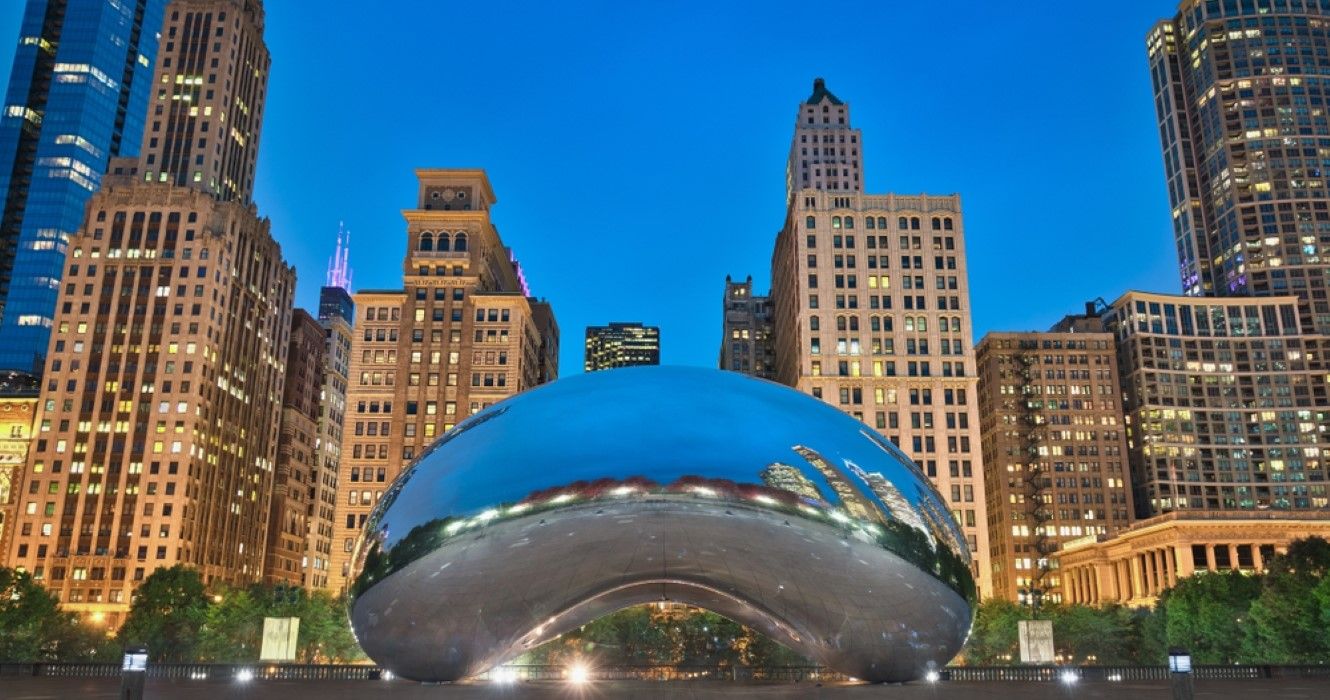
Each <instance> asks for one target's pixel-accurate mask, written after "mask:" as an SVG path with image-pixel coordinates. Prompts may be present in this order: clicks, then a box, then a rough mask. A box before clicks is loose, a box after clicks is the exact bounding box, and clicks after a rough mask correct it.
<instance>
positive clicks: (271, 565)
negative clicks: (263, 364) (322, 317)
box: [263, 309, 332, 586]
mask: <svg viewBox="0 0 1330 700" xmlns="http://www.w3.org/2000/svg"><path fill="white" fill-rule="evenodd" d="M288 347H289V349H288V351H287V353H286V357H287V361H286V382H285V386H284V388H283V390H282V428H281V433H280V435H279V437H278V442H277V468H276V472H275V474H274V476H273V492H272V507H271V508H270V509H269V512H268V551H267V553H266V555H265V557H264V563H263V580H264V581H265V582H267V583H281V584H288V585H292V586H299V585H303V584H304V578H305V573H306V572H305V564H306V561H305V556H306V551H307V548H308V545H309V537H310V528H311V526H312V525H316V524H315V523H313V522H311V521H312V520H313V519H314V517H315V512H314V511H313V510H312V509H313V507H314V503H313V500H312V496H314V495H315V491H316V490H317V473H318V471H319V411H320V405H321V404H322V400H323V372H324V357H323V353H324V352H325V348H326V341H325V339H324V331H323V326H322V325H321V324H320V323H319V322H318V321H317V320H315V319H314V317H313V316H310V315H309V313H308V312H306V311H305V310H303V309H296V310H295V313H293V314H292V316H291V333H290V340H289V344H288ZM331 519H332V518H331V517H329V518H328V520H329V521H331Z"/></svg>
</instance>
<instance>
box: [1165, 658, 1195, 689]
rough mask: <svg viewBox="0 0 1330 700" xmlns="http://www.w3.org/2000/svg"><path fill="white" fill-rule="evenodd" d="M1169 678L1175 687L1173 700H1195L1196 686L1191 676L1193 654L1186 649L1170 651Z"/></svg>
mask: <svg viewBox="0 0 1330 700" xmlns="http://www.w3.org/2000/svg"><path fill="white" fill-rule="evenodd" d="M1168 677H1169V680H1170V681H1171V685H1172V686H1173V700H1193V699H1194V698H1195V697H1196V685H1195V681H1194V677H1193V676H1192V674H1191V653H1190V652H1188V651H1187V650H1186V649H1177V648H1174V649H1169V650H1168Z"/></svg>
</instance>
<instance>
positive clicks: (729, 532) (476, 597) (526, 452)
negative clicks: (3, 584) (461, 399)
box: [351, 367, 975, 681]
mask: <svg viewBox="0 0 1330 700" xmlns="http://www.w3.org/2000/svg"><path fill="white" fill-rule="evenodd" d="M964 542H965V540H964V538H962V537H961V536H960V531H959V529H958V528H957V526H956V524H955V522H953V521H952V519H951V516H950V515H948V514H947V508H946V506H945V504H944V502H943V501H942V499H941V497H940V496H939V495H938V494H937V492H936V491H935V490H934V489H933V488H932V486H931V485H929V483H928V480H927V478H926V477H924V475H923V474H921V473H920V472H919V470H918V469H917V468H916V467H915V466H914V465H913V464H912V463H911V462H910V461H909V460H908V459H907V458H906V457H905V456H904V455H903V454H902V453H901V452H900V451H899V450H897V449H896V448H895V447H894V446H893V445H891V443H889V442H887V441H886V440H885V439H883V438H882V437H881V436H880V435H878V434H877V433H875V432H873V431H872V430H869V429H868V428H866V427H864V426H863V424H861V423H859V422H858V421H855V420H854V419H853V418H851V417H849V416H847V415H845V414H844V413H841V412H840V411H838V410H836V409H835V408H833V407H831V406H828V405H826V404H824V403H822V402H821V401H818V400H816V399H813V398H811V397H808V396H805V395H803V394H800V393H798V392H795V391H793V390H791V389H788V388H785V387H782V386H780V385H777V384H773V383H770V382H766V381H761V380H755V379H749V378H747V377H744V376H741V375H738V374H733V373H728V372H719V371H715V370H703V369H691V368H677V367H638V368H629V369H621V370H611V371H605V372H596V373H592V374H585V375H577V376H574V377H571V378H568V379H563V380H560V381H557V382H555V383H553V384H549V385H546V386H543V387H540V388H537V389H534V390H532V391H529V392H526V393H523V394H520V395H518V396H516V397H513V398H511V399H509V400H507V401H504V402H503V403H500V404H498V405H496V406H494V407H492V408H490V409H487V410H485V411H483V412H481V413H479V414H477V415H476V416H473V417H472V418H470V419H468V420H467V421H465V422H463V423H462V424H460V425H458V426H457V428H455V429H454V430H452V431H450V432H449V433H448V434H446V435H444V436H443V437H442V438H440V439H439V440H438V442H436V443H435V444H434V446H433V447H432V448H431V449H430V450H429V451H428V452H426V453H425V454H424V455H422V456H421V457H420V458H419V459H418V460H417V461H416V462H415V464H413V465H412V466H411V467H410V468H408V469H407V470H406V471H404V472H403V474H402V475H401V477H399V478H398V479H397V481H395V482H394V483H393V484H392V486H391V487H390V488H389V489H388V492H387V493H385V495H384V497H383V499H382V500H381V501H380V503H379V504H378V506H377V507H376V508H375V510H374V512H373V513H372V514H371V516H370V519H369V522H368V523H367V525H366V531H365V534H364V536H363V538H362V540H361V542H360V543H359V544H358V545H357V551H356V555H355V559H356V562H357V564H358V565H359V567H360V574H359V576H358V577H357V578H356V580H355V583H354V585H353V588H352V602H351V620H352V624H353V627H354V629H355V632H356V636H357V637H358V638H359V640H360V643H361V646H362V647H363V648H364V649H365V651H366V652H367V653H368V654H369V655H370V656H371V657H372V658H373V659H374V660H375V661H377V662H379V663H380V664H382V665H384V666H386V667H388V668H390V669H391V670H392V671H393V672H395V673H397V674H399V675H402V676H405V677H408V678H413V679H417V680H453V679H459V678H464V677H467V676H471V675H475V674H478V673H483V672H484V671H486V670H487V669H489V668H491V667H494V666H497V665H499V664H501V663H503V662H504V661H507V660H509V659H511V658H513V657H515V656H517V655H518V654H521V653H522V652H523V651H525V650H527V649H529V648H532V647H534V646H537V645H539V644H541V643H542V642H544V641H547V640H549V639H552V638H554V637H556V636H558V635H560V634H562V633H564V632H567V631H569V630H572V629H575V628H577V627H579V626H581V625H583V624H586V623H587V622H590V621H591V620H594V619H596V618H597V617H600V616H601V615H604V614H607V613H609V612H612V611H614V610H618V609H620V608H623V607H626V606H628V605H634V604H639V603H647V602H654V601H660V600H672V601H676V602H682V603H688V604H692V605H696V606H698V607H702V608H707V609H710V610H714V611H715V612H718V613H720V614H722V615H725V616H727V617H730V618H731V619H733V620H735V621H737V622H740V623H743V624H745V625H748V626H750V627H753V628H755V629H758V630H761V631H762V632H764V633H766V634H768V635H770V636H771V637H772V638H773V639H775V640H777V641H779V642H781V643H783V644H785V645H787V646H789V647H790V648H792V649H794V650H795V651H798V652H799V653H801V654H803V655H805V656H807V657H809V658H812V659H814V660H817V661H819V662H821V663H824V664H826V665H827V666H830V667H832V668H834V669H837V670H839V671H842V672H844V673H846V674H848V675H850V676H853V677H856V678H861V679H865V680H874V681H898V680H909V679H913V678H919V677H921V676H923V675H924V674H925V673H926V672H927V671H928V670H929V669H930V668H933V667H940V666H941V665H943V664H945V663H946V662H947V661H948V660H950V659H951V657H952V656H953V655H954V654H955V653H956V652H957V651H958V650H959V649H960V647H961V645H962V644H963V643H964V641H965V636H966V634H967V633H968V631H969V628H970V623H971V620H972V615H973V606H974V604H975V587H974V581H973V578H972V577H971V573H970V566H969V553H968V552H967V551H966V550H965V547H964Z"/></svg>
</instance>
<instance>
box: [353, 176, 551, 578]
mask: <svg viewBox="0 0 1330 700" xmlns="http://www.w3.org/2000/svg"><path fill="white" fill-rule="evenodd" d="M416 176H417V178H418V179H419V181H420V186H419V195H418V199H417V205H416V208H415V209H409V210H407V211H404V212H403V215H404V216H405V217H406V221H407V231H406V239H407V246H406V248H407V252H406V257H405V258H404V259H403V261H402V273H403V278H402V289H388V290H361V291H360V292H358V293H357V294H356V295H355V308H356V321H355V331H354V334H353V345H352V349H351V369H350V377H351V380H350V386H349V387H348V389H347V399H346V404H347V410H346V417H345V421H344V423H343V431H342V434H343V445H342V460H341V474H340V475H339V477H338V480H337V484H338V493H339V495H338V497H337V510H336V516H335V519H336V522H335V523H334V525H335V527H336V533H337V534H336V536H335V538H334V546H333V559H332V571H333V574H332V575H333V581H332V582H331V583H330V584H329V587H330V588H333V589H335V590H343V589H344V587H345V585H346V577H347V575H348V573H349V571H350V562H351V553H352V549H353V548H354V546H355V541H356V538H357V537H359V535H360V531H361V528H362V527H363V526H364V524H365V519H366V518H367V517H368V515H369V511H370V509H371V508H373V507H374V504H375V503H376V502H377V501H378V499H379V498H380V497H382V495H383V492H384V491H385V490H386V489H387V488H388V485H389V483H390V482H391V481H392V480H393V479H394V478H396V476H397V474H398V473H399V472H400V471H401V470H402V468H403V467H404V466H406V465H407V464H409V463H411V462H412V461H413V460H414V459H415V458H416V457H417V456H418V455H420V454H421V453H422V452H423V451H424V450H425V449H426V448H427V447H428V446H429V445H430V444H431V443H433V442H434V440H435V439H436V438H438V437H439V436H441V435H443V434H444V433H445V432H446V431H448V430H449V429H450V428H452V427H453V426H455V425H457V424H458V423H459V422H461V421H462V420H464V419H466V417H467V416H470V415H472V414H475V413H478V412H479V411H480V410H481V409H483V408H485V407H487V406H489V405H491V404H494V403H497V402H499V401H501V400H503V399H505V398H507V397H509V396H512V395H513V394H516V393H517V392H519V391H523V390H525V389H530V388H531V387H534V386H536V385H538V384H540V383H542V382H544V381H547V380H549V379H552V378H554V374H555V373H556V372H557V371H558V368H557V364H555V363H554V362H553V361H552V360H551V359H550V358H553V357H557V355H558V347H557V345H558V326H557V325H556V324H555V322H554V314H553V311H552V310H551V309H550V308H549V305H548V304H546V303H545V302H543V301H539V300H536V299H531V298H528V297H527V290H526V288H525V285H524V284H523V283H522V280H521V278H520V276H519V274H518V268H517V265H516V263H514V261H513V256H512V253H511V251H509V250H508V248H506V247H505V246H504V243H503V241H502V240H501V239H500V238H499V233H498V231H497V230H496V229H495V228H494V224H493V223H492V222H491V221H490V208H491V207H492V206H493V205H494V203H495V201H496V199H495V196H494V191H493V189H491V188H490V183H489V178H487V177H486V176H485V172H484V171H483V170H460V169H459V170H418V171H417V172H416Z"/></svg>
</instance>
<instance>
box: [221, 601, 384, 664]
mask: <svg viewBox="0 0 1330 700" xmlns="http://www.w3.org/2000/svg"><path fill="white" fill-rule="evenodd" d="M213 600H214V602H213V604H212V605H210V606H209V607H208V612H207V615H206V617H205V619H204V623H203V628H202V630H201V631H200V634H199V649H198V657H199V659H200V660H203V661H211V662H216V663H226V662H246V661H257V660H258V659H259V654H260V652H261V651H262V647H263V619H264V618H265V617H296V618H300V628H299V634H298V635H297V637H296V658H297V660H298V661H301V662H303V663H329V662H344V661H358V660H360V659H363V658H365V656H364V653H363V652H362V651H360V647H359V646H358V645H357V644H356V642H355V638H354V637H353V636H352V635H351V628H350V626H349V624H348V622H347V619H346V613H345V610H346V606H345V603H344V602H343V601H342V600H341V599H339V598H335V597H333V596H332V595H330V594H328V593H325V592H323V591H315V592H308V591H303V590H301V589H298V588H289V587H285V586H263V585H256V586H251V587H249V588H231V589H219V590H218V591H217V592H216V594H215V595H214V597H213Z"/></svg>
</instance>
